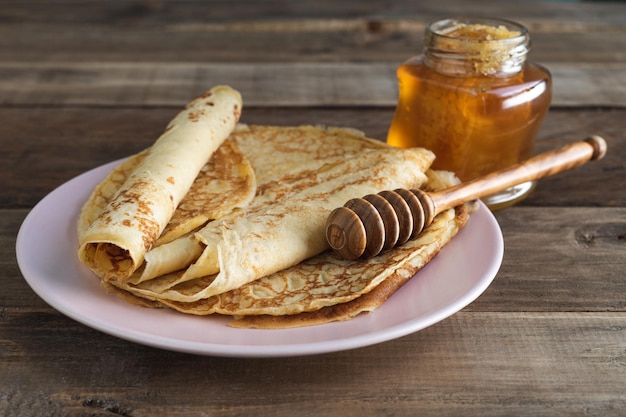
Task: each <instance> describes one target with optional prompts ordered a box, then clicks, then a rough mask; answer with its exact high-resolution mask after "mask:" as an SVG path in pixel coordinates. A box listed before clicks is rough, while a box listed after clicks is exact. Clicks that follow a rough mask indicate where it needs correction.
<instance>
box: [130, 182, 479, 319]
mask: <svg viewBox="0 0 626 417" xmlns="http://www.w3.org/2000/svg"><path fill="white" fill-rule="evenodd" d="M427 174H428V177H429V182H428V183H427V185H426V187H425V188H427V189H442V188H446V187H448V186H451V185H454V184H456V183H457V181H458V180H457V179H456V178H455V177H454V176H453V175H452V174H450V173H447V172H441V171H428V173H427ZM475 207H476V206H475V205H473V204H465V205H462V206H459V207H457V208H456V210H452V209H451V210H448V211H446V212H444V213H442V214H441V215H439V216H438V217H437V218H436V219H435V221H434V222H433V224H432V225H431V226H429V227H428V228H427V229H426V230H425V231H424V232H423V233H422V234H421V235H420V236H419V237H417V238H415V239H413V240H410V241H409V242H407V243H406V244H405V245H403V246H401V247H398V248H395V249H393V250H391V251H388V252H384V253H382V254H381V255H379V256H377V257H375V258H372V259H368V260H353V261H346V260H343V259H339V258H338V257H337V256H335V255H334V254H333V253H330V252H326V253H323V254H320V255H318V256H316V257H314V258H311V259H309V260H306V261H304V262H302V263H300V264H298V265H296V266H293V267H291V268H288V269H286V270H283V271H279V272H277V273H275V274H272V275H270V276H267V277H264V278H261V279H259V280H256V281H254V282H252V283H249V284H245V285H243V286H241V287H240V288H238V289H235V290H232V291H230V292H227V293H224V294H221V295H218V296H214V297H211V298H208V299H203V300H199V301H196V302H192V303H184V302H175V301H168V300H164V299H161V300H159V302H160V303H161V304H163V305H165V306H168V307H170V308H173V309H176V310H178V311H180V312H183V313H186V314H195V315H207V314H216V313H217V314H225V315H230V316H233V317H236V318H237V320H234V321H232V322H231V323H230V325H231V326H234V327H253V328H288V327H300V326H308V325H315V324H322V323H328V322H331V321H340V320H348V319H350V318H352V317H355V316H356V315H358V314H361V313H363V312H370V311H373V310H375V309H376V308H377V307H379V306H380V305H381V304H382V303H383V302H385V300H386V299H387V298H388V297H389V296H391V295H392V294H393V293H394V292H395V291H397V290H398V289H399V288H400V287H401V286H402V285H403V284H404V283H405V282H407V281H408V280H409V279H410V278H411V277H412V276H414V275H415V274H416V273H417V272H418V271H419V270H420V269H422V268H423V267H424V266H425V265H426V264H427V263H428V262H429V261H430V260H431V259H432V258H433V257H435V256H436V255H437V254H438V253H439V251H440V250H441V248H442V247H443V246H445V245H446V244H447V243H448V242H449V241H450V240H451V239H452V238H453V236H454V235H455V234H456V233H457V232H458V231H459V230H460V229H461V228H462V227H463V226H464V225H465V224H466V222H467V221H468V218H469V213H470V212H471V211H473V210H474V209H475ZM201 281H202V280H199V281H198V282H196V283H195V284H196V285H199V286H202V285H205V284H202V282H201ZM127 294H129V293H127ZM156 305H158V304H156Z"/></svg>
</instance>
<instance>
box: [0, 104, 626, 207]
mask: <svg viewBox="0 0 626 417" xmlns="http://www.w3.org/2000/svg"><path fill="white" fill-rule="evenodd" d="M178 109H179V107H178V106H174V107H167V108H84V107H79V108H75V107H61V108H54V107H53V108H42V107H38V108H29V109H28V111H25V109H24V108H22V107H15V108H9V107H5V108H2V107H0V120H10V121H11V123H2V124H0V138H2V141H3V143H2V145H3V146H2V152H0V178H2V179H3V185H2V187H0V207H6V208H9V207H31V206H33V205H34V204H36V203H37V202H38V201H39V200H40V199H41V198H43V197H44V196H45V195H46V194H47V193H48V192H50V191H51V190H52V189H53V188H55V187H57V186H59V185H61V184H62V183H63V182H65V181H67V180H69V179H70V178H72V177H74V176H76V175H79V174H80V173H82V172H84V171H87V170H88V169H91V168H94V167H96V166H98V165H102V164H104V163H107V162H110V161H112V160H115V159H118V158H122V157H126V156H128V155H130V154H132V153H135V152H138V151H139V150H141V149H143V148H145V147H148V146H150V145H151V144H152V143H153V142H154V140H155V139H156V138H157V137H158V136H159V135H160V134H161V132H162V131H163V129H164V128H165V125H166V124H167V123H168V122H169V120H171V118H172V117H173V116H174V115H175V114H176V112H177V111H178ZM392 117H393V109H392V108H360V109H359V108H357V109H343V108H308V107H307V108H280V107H278V108H247V107H245V106H244V111H243V115H242V122H244V123H250V124H275V125H300V124H313V125H316V124H320V125H330V126H347V127H352V128H356V129H359V130H362V131H364V132H365V133H366V134H367V135H369V136H371V137H374V138H378V139H381V140H384V139H385V137H386V133H387V129H388V127H389V123H390V122H391V119H392ZM625 117H626V109H608V110H593V109H592V110H558V109H553V110H552V111H551V112H550V114H549V115H548V117H547V119H546V121H545V123H544V126H543V127H542V130H541V131H540V135H539V140H538V141H537V150H538V151H546V150H548V149H553V148H557V147H560V146H563V145H565V144H567V143H569V142H571V141H576V140H582V139H583V138H585V137H586V136H588V135H591V134H598V135H601V136H604V137H605V138H606V139H607V141H608V143H609V152H608V154H607V156H606V157H605V159H603V160H602V161H598V162H594V163H589V164H587V165H585V166H583V167H580V168H577V169H575V170H572V171H568V172H565V173H561V174H559V175H557V176H555V177H552V178H547V179H544V180H542V181H541V183H540V186H539V187H537V189H536V190H535V193H534V194H533V196H532V197H531V198H530V199H529V200H528V201H527V202H526V203H525V204H529V205H540V206H551V205H561V206H567V205H572V204H579V205H586V206H589V205H594V206H620V205H621V206H624V205H625V204H626V183H625V181H626V173H625V170H626V166H624V160H626V154H625V152H626V150H625V149H624V148H623V147H621V146H619V145H620V141H621V140H622V137H623V125H624V124H623V121H624V118H625ZM51 144H53V145H51ZM597 184H602V187H598V186H597Z"/></svg>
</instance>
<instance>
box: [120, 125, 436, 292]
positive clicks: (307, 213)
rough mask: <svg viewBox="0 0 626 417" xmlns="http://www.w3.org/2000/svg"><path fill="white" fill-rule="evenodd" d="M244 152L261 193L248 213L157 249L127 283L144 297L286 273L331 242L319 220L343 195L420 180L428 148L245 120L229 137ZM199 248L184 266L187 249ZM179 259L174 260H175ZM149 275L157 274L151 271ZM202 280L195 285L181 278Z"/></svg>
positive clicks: (208, 289)
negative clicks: (395, 145)
mask: <svg viewBox="0 0 626 417" xmlns="http://www.w3.org/2000/svg"><path fill="white" fill-rule="evenodd" d="M231 140H234V141H235V142H236V143H238V145H239V147H240V149H241V150H242V152H244V154H245V155H246V156H247V157H248V158H249V159H250V161H251V163H252V166H253V168H254V170H255V176H256V178H257V195H256V196H255V198H254V199H253V201H252V202H251V203H250V205H249V206H248V207H247V208H246V210H244V211H239V212H236V213H234V214H232V215H229V216H225V217H224V218H222V219H220V220H218V221H214V222H210V223H208V224H207V225H206V226H205V227H204V228H203V229H201V230H199V231H198V232H196V233H195V234H194V235H193V236H186V237H184V238H181V239H178V240H176V241H174V242H171V243H170V244H168V245H163V246H161V247H159V248H156V249H155V250H154V251H153V252H155V253H158V254H159V255H158V256H155V259H158V260H159V262H160V263H165V262H166V261H165V260H166V259H173V260H175V261H173V262H169V261H168V262H167V264H168V266H169V267H170V268H169V269H172V271H170V272H171V273H169V274H163V275H161V276H148V275H146V273H145V271H146V270H150V271H152V270H158V271H159V272H163V271H164V270H165V268H164V267H163V266H158V267H156V266H152V265H151V262H149V261H148V259H149V258H150V257H151V254H148V255H147V256H146V260H147V262H146V263H147V265H146V268H145V270H144V271H139V272H138V274H136V275H137V276H135V277H133V278H132V279H131V280H129V281H128V282H127V284H128V285H131V286H132V288H126V287H124V289H128V290H132V291H133V292H135V293H137V294H141V295H142V296H144V297H147V298H154V299H166V300H174V301H181V302H192V301H196V300H199V299H204V298H208V297H211V296H213V295H216V294H220V293H223V292H226V291H229V290H232V289H234V288H238V287H239V286H241V285H243V284H245V283H248V282H251V281H254V280H256V279H258V278H261V277H263V276H266V275H269V274H272V273H274V272H277V271H280V270H283V269H285V268H288V267H290V266H293V265H295V264H298V263H299V262H301V261H303V260H305V259H307V258H310V257H312V256H315V255H317V254H319V253H321V252H323V251H325V250H327V249H328V248H329V246H328V243H327V242H326V237H325V221H326V218H327V217H328V214H329V212H330V211H331V210H332V209H334V208H335V207H338V206H341V205H343V204H344V203H345V202H346V201H347V200H349V199H351V198H354V197H358V196H363V195H366V194H370V193H375V192H378V191H381V190H384V189H394V188H400V187H404V188H407V187H409V188H410V187H419V186H420V185H421V184H422V183H423V182H424V181H425V180H426V176H425V175H424V173H423V172H424V171H425V170H426V169H427V168H428V166H429V165H430V163H431V162H432V159H433V155H432V153H430V152H429V151H426V150H424V149H419V148H413V149H399V148H392V147H389V146H387V145H386V144H384V143H382V142H379V141H375V140H372V139H368V138H366V137H365V136H364V135H363V133H361V132H357V131H355V130H352V129H340V128H331V129H324V128H320V127H312V126H299V127H283V128H280V127H270V126H268V127H263V126H254V127H247V128H246V127H241V128H240V129H239V130H238V131H237V132H235V133H234V134H233V135H232V136H231ZM199 245H203V247H204V249H203V253H202V255H201V256H200V257H198V259H197V260H195V261H194V262H193V263H192V264H190V265H188V266H187V265H184V262H183V261H185V262H186V261H188V260H189V257H188V256H187V254H189V253H194V254H195V253H197V251H198V246H199ZM176 260H177V261H180V263H178V264H177V263H176ZM153 275H154V274H153ZM196 279H202V284H201V285H194V283H191V284H190V285H188V286H185V285H181V284H183V283H185V282H189V281H194V280H196Z"/></svg>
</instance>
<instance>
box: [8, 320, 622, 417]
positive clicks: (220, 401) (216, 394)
mask: <svg viewBox="0 0 626 417" xmlns="http://www.w3.org/2000/svg"><path fill="white" fill-rule="evenodd" d="M624 323H626V315H624V313H623V312H622V313H601V314H600V313H599V314H585V313H558V314H554V313H553V314H545V313H474V312H462V313H459V314H457V315H455V316H453V317H451V318H449V319H446V320H444V321H443V322H441V323H439V324H437V325H435V326H432V327H430V328H428V329H426V330H424V331H422V332H419V333H416V334H412V335H409V336H406V337H404V338H401V339H398V340H395V341H392V342H389V343H384V344H381V345H375V346H371V347H367V348H362V349H357V350H353V351H347V352H341V353H336V354H327V355H316V356H308V357H300V358H283V359H264V360H254V359H249V360H241V359H239V360H234V359H227V358H210V357H197V356H192V355H185V354H179V353H174V352H165V351H160V350H157V349H153V348H148V347H144V346H140V345H135V344H132V343H128V342H124V341H120V340H118V339H115V338H112V337H110V336H107V335H103V334H101V333H98V332H96V331H94V330H91V329H88V328H86V327H83V326H81V325H78V324H76V323H74V322H72V321H70V320H69V319H66V318H64V317H62V316H60V315H59V314H56V313H39V314H31V315H29V316H24V315H19V314H18V315H16V314H14V313H12V312H9V313H5V315H4V319H3V321H2V322H0V334H2V335H4V337H5V338H4V339H2V342H3V343H4V344H3V345H2V347H3V355H2V356H1V357H0V366H1V367H2V369H3V375H4V376H5V378H4V379H3V380H2V381H0V393H1V394H0V411H2V412H3V415H4V416H6V417H17V416H20V417H22V416H28V415H32V414H30V413H31V412H32V410H45V413H46V415H49V416H68V417H69V416H85V415H96V416H108V415H124V416H142V415H163V414H166V413H167V415H168V416H194V415H200V414H202V413H205V414H206V415H212V416H213V415H215V416H247V415H250V414H251V413H252V414H254V415H265V414H268V415H269V414H271V415H273V416H292V415H293V413H294V410H297V412H298V415H320V414H321V415H346V416H380V415H386V414H392V415H416V414H419V415H424V414H426V415H450V416H454V415H458V414H462V415H465V416H500V415H534V416H536V415H540V416H551V415H555V414H565V415H583V410H584V415H592V416H601V415H603V416H618V415H620V413H621V411H622V408H623V407H624V404H625V401H626V394H625V393H624V391H623V389H622V388H623V386H624V384H626V373H624V372H623V368H624V363H625V361H626V356H625V355H626V352H625V351H624V345H623V341H624V339H625V338H626V326H624ZM20 328H29V329H30V330H29V331H28V332H20V331H19V330H18V329H20ZM6 337H10V343H9V342H8V341H7V339H6ZM485 340H488V341H489V343H488V344H485V343H484V341H485ZM87 352H89V353H87ZM51 357H54V358H56V360H50V358H51ZM26 358H27V360H26ZM279 375H280V377H279ZM583 375H584V376H585V377H587V378H589V377H590V376H593V375H602V376H603V377H602V379H594V383H593V384H589V380H588V379H586V378H585V377H582V376H583ZM9 381H10V382H9ZM185 387H187V388H185Z"/></svg>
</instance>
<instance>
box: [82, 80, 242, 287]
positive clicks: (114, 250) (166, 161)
mask: <svg viewBox="0 0 626 417" xmlns="http://www.w3.org/2000/svg"><path fill="white" fill-rule="evenodd" d="M241 107H242V102H241V96H240V94H239V93H238V92H237V91H235V90H233V89H232V88H230V87H227V86H217V87H214V88H212V89H211V90H209V91H208V92H206V93H205V94H203V95H202V96H200V97H198V98H196V99H195V100H193V101H192V102H191V103H189V104H188V105H187V107H186V108H185V109H184V110H183V111H181V112H180V113H179V114H178V115H177V116H176V117H175V118H174V119H173V120H172V121H171V122H170V123H169V124H168V126H167V128H166V130H165V132H164V133H163V134H162V135H161V136H160V137H159V139H158V140H157V141H156V142H155V143H154V145H153V146H152V147H151V148H150V150H149V151H148V152H147V153H146V154H145V155H144V156H143V157H142V158H141V160H140V161H139V162H138V163H137V165H136V166H134V169H133V170H132V172H131V173H130V174H129V175H128V177H127V178H126V179H125V181H124V182H123V184H122V186H121V187H120V188H119V189H118V190H117V191H116V192H115V194H114V195H113V196H112V198H111V200H110V201H108V202H107V204H106V206H105V207H104V209H103V210H102V211H101V212H100V213H99V214H98V216H97V218H95V220H94V221H93V222H91V223H90V224H89V226H88V227H87V228H86V229H85V230H83V231H81V232H79V238H80V241H79V244H80V247H79V250H78V257H79V259H80V260H81V262H83V263H84V264H85V265H86V266H87V267H89V268H90V269H91V270H92V271H94V273H96V275H98V276H99V277H101V278H102V279H105V280H116V281H117V280H120V281H124V280H125V279H128V278H129V277H130V276H131V275H132V273H133V272H134V271H135V270H136V269H137V268H138V267H139V266H140V265H141V264H142V262H143V258H144V255H145V254H146V252H147V251H149V250H150V249H152V247H154V245H155V244H156V242H157V240H158V239H159V237H160V236H161V235H162V233H163V231H164V230H165V227H166V226H167V224H168V223H169V222H170V220H171V219H172V217H173V215H174V212H175V210H176V207H177V206H178V205H179V203H180V202H181V201H182V200H183V198H184V197H185V195H186V194H187V192H188V191H189V189H190V187H191V185H192V184H193V183H194V181H195V180H196V178H197V177H198V174H199V173H200V171H201V169H202V167H203V166H205V165H206V163H207V161H208V160H209V158H210V157H211V155H212V154H213V153H214V152H215V151H216V149H218V147H219V146H220V145H221V144H222V143H223V142H224V141H225V140H226V138H227V137H228V135H229V134H230V133H231V132H232V130H233V129H234V127H235V125H236V123H237V121H238V120H239V116H240V114H241ZM130 165H133V162H131V163H130ZM84 217H88V214H85V216H84ZM79 227H81V225H80V224H79ZM174 227H175V226H174Z"/></svg>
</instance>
